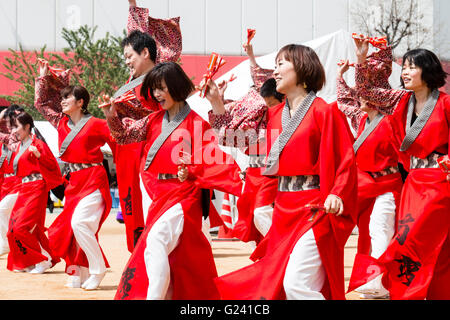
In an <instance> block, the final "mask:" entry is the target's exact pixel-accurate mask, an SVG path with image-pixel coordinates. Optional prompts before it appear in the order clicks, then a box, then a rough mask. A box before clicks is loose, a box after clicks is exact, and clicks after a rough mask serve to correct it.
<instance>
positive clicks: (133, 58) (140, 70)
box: [123, 45, 151, 78]
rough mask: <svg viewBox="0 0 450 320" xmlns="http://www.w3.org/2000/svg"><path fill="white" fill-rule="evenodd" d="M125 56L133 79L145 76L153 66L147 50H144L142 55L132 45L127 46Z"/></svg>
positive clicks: (124, 49)
mask: <svg viewBox="0 0 450 320" xmlns="http://www.w3.org/2000/svg"><path fill="white" fill-rule="evenodd" d="M123 55H124V57H125V64H126V65H127V67H128V68H129V69H130V74H131V76H132V77H133V78H137V77H139V76H141V75H143V74H144V73H145V72H146V71H147V69H148V68H149V66H150V64H151V60H150V55H149V52H148V49H147V48H144V49H143V50H142V52H141V53H137V52H136V51H135V50H134V49H133V47H132V46H131V45H126V46H125V47H124V48H123Z"/></svg>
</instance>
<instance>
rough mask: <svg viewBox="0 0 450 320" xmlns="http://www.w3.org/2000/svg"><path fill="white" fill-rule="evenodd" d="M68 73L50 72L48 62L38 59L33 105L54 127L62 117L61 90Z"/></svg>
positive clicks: (65, 84) (66, 82) (64, 85)
mask: <svg viewBox="0 0 450 320" xmlns="http://www.w3.org/2000/svg"><path fill="white" fill-rule="evenodd" d="M68 73H69V71H68V70H67V71H65V72H63V73H61V74H59V75H56V74H50V73H49V66H48V62H46V61H45V62H44V61H39V77H38V78H37V79H36V81H35V87H34V92H35V95H34V106H35V108H36V109H37V110H38V111H39V112H40V113H41V114H42V116H43V117H44V118H45V119H47V120H48V122H50V124H51V125H52V126H54V127H55V128H56V127H57V126H58V123H59V120H61V118H63V117H64V114H63V113H62V107H61V100H62V99H61V94H60V93H61V90H62V89H64V88H65V87H66V86H67V85H68V84H69V81H68Z"/></svg>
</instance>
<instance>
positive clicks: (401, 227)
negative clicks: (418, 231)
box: [395, 213, 414, 245]
mask: <svg viewBox="0 0 450 320" xmlns="http://www.w3.org/2000/svg"><path fill="white" fill-rule="evenodd" d="M411 222H414V218H413V217H412V215H411V213H408V214H407V215H406V216H405V218H403V219H401V220H399V221H398V229H397V236H396V237H395V240H397V241H398V243H399V244H400V245H403V244H404V243H405V241H406V237H407V236H408V233H409V230H410V227H409V226H410V224H411Z"/></svg>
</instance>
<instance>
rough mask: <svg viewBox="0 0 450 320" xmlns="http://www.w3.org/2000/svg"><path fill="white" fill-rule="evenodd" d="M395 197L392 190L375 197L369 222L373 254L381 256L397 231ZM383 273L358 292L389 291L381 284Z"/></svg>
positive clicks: (375, 256)
mask: <svg viewBox="0 0 450 320" xmlns="http://www.w3.org/2000/svg"><path fill="white" fill-rule="evenodd" d="M395 208H396V206H395V198H394V195H393V194H392V192H388V193H385V194H382V195H379V196H378V197H377V198H376V199H375V204H374V205H373V209H372V213H371V215H370V222H369V235H370V244H371V247H372V252H371V254H370V255H371V256H372V257H374V258H379V257H380V256H381V255H382V254H383V253H384V252H385V251H386V249H387V247H388V245H389V243H390V241H391V240H392V237H393V236H394V232H395ZM381 278H382V275H380V276H378V277H376V278H375V279H373V280H371V281H369V282H368V283H367V284H365V285H363V286H361V287H359V288H358V289H357V291H358V292H363V293H364V292H365V293H377V292H378V293H385V294H387V293H388V291H387V290H386V289H385V288H384V287H383V285H382V284H381Z"/></svg>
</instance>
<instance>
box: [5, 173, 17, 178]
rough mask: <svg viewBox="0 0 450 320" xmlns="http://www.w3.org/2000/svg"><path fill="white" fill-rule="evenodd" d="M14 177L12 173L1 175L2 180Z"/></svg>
mask: <svg viewBox="0 0 450 320" xmlns="http://www.w3.org/2000/svg"><path fill="white" fill-rule="evenodd" d="M14 176H15V174H14V173H5V174H4V175H3V177H4V178H9V177H14Z"/></svg>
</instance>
